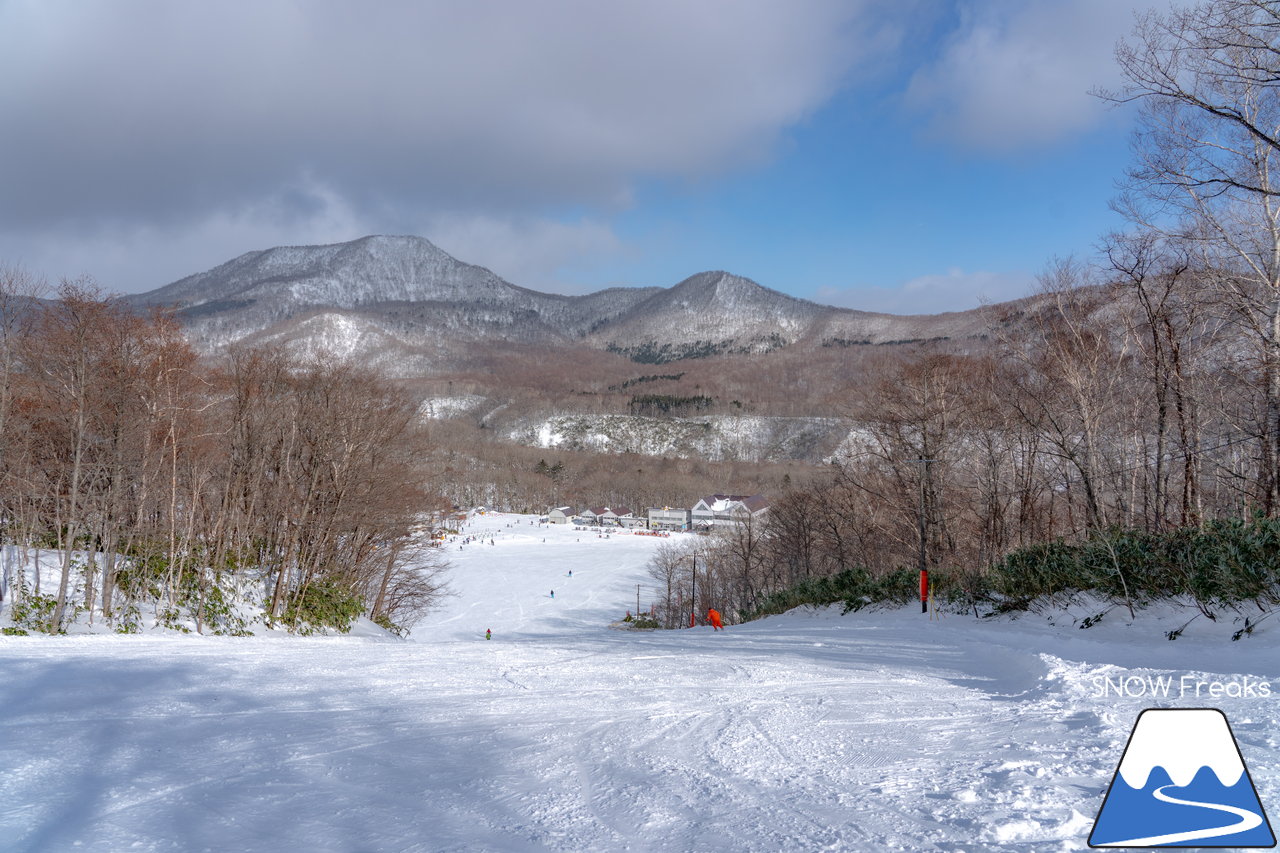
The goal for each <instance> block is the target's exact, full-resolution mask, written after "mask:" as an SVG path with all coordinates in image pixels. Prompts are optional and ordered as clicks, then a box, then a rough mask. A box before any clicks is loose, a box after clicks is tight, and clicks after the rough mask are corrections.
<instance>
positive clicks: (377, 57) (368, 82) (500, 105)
mask: <svg viewBox="0 0 1280 853" xmlns="http://www.w3.org/2000/svg"><path fill="white" fill-rule="evenodd" d="M859 11H860V10H859V4H857V3H848V2H823V0H815V2H795V0H785V2H783V0H757V2H737V1H736V0H734V2H729V0H699V2H697V3H689V2H687V0H646V2H643V3H600V2H597V0H579V1H578V2H574V0H540V2H537V3H526V2H485V0H479V2H467V3H455V2H434V3H430V2H393V1H392V0H380V2H378V3H356V2H324V0H296V1H295V2H285V0H255V2H253V3H195V2H190V3H183V2H171V0H155V2H142V0H116V2H97V3H94V2H76V3H70V2H65V3H64V2H47V0H9V2H5V3H3V4H0V79H3V80H5V81H7V82H6V83H5V84H4V85H3V86H0V115H3V116H4V117H5V121H4V124H5V132H4V134H3V141H0V145H3V156H0V185H2V186H3V187H4V194H3V201H0V229H3V230H4V231H7V232H14V231H23V232H30V233H44V232H46V231H47V230H48V229H63V228H69V227H73V226H74V227H78V228H80V229H81V230H87V229H92V228H94V227H98V228H101V227H104V226H114V227H117V228H136V227H163V228H172V227H175V225H176V224H177V223H187V224H189V225H191V226H193V227H194V226H195V225H197V224H199V223H201V222H205V221H206V220H207V219H208V218H209V217H210V216H213V215H215V214H222V215H237V214H242V213H243V212H244V211H245V210H246V209H247V208H249V207H254V206H257V207H261V206H262V205H263V204H268V203H269V204H270V205H272V206H274V207H275V208H276V210H277V212H280V213H284V214H286V215H289V214H293V215H295V216H297V217H300V218H302V219H304V220H305V219H307V218H309V217H312V216H315V215H316V214H317V209H316V207H315V204H316V202H317V198H318V197H319V196H318V195H317V193H316V192H315V191H314V188H315V187H317V186H319V187H323V188H324V190H325V192H329V193H336V194H337V195H338V196H340V197H341V199H342V200H343V202H344V204H345V205H347V206H348V207H349V208H350V210H351V211H353V212H354V213H355V214H356V216H357V218H363V219H367V220H369V221H385V220H388V219H392V220H394V219H395V218H396V217H397V216H399V217H400V218H401V219H413V218H414V217H418V218H421V217H422V216H423V215H424V214H439V213H440V212H442V211H450V210H458V211H465V212H467V213H468V215H476V214H484V213H493V212H494V211H497V210H501V211H504V212H505V213H508V214H509V213H510V212H511V211H513V210H515V211H519V210H534V209H537V208H539V207H541V206H545V205H547V204H555V203H571V204H576V203H584V204H592V205H617V204H624V203H625V202H626V199H627V193H628V187H629V186H630V185H631V182H632V181H634V180H635V179H636V178H637V177H641V176H645V175H657V176H671V175H699V174H704V173H706V172H708V171H714V170H722V169H728V168H733V167H735V166H739V165H741V164H743V163H745V162H750V161H752V160H753V159H759V158H762V157H764V156H766V155H767V153H768V150H769V146H770V145H771V144H772V142H773V140H774V138H775V137H776V135H777V133H778V132H779V131H780V130H781V129H783V128H785V127H786V126H788V125H789V124H792V123H794V122H795V121H797V120H798V119H800V118H802V117H803V116H804V115H805V114H806V113H808V112H809V111H812V110H814V109H815V108H816V107H818V106H819V105H820V104H821V103H822V102H823V101H824V100H825V99H826V98H827V97H828V96H829V95H830V94H831V92H832V91H833V90H834V89H835V88H836V87H837V86H838V85H839V83H840V80H841V77H842V75H843V74H845V72H846V71H847V70H848V69H849V67H850V65H851V63H853V62H854V61H856V60H857V58H858V53H859V51H858V42H857V38H858V30H857V29H856V28H855V27H854V24H856V20H855V14H856V13H857V12H859ZM320 195H323V193H321V194H320Z"/></svg>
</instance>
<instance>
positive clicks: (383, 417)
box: [0, 269, 441, 633]
mask: <svg viewBox="0 0 1280 853" xmlns="http://www.w3.org/2000/svg"><path fill="white" fill-rule="evenodd" d="M41 295H42V284H41V282H39V281H36V280H34V279H33V278H32V277H30V276H29V275H27V274H25V273H24V272H22V271H21V270H16V269H8V270H4V271H0V484H2V488H0V525H2V526H0V530H2V532H3V537H4V543H5V545H6V546H7V547H6V548H5V549H4V560H3V571H4V583H3V586H2V587H0V589H2V590H3V592H4V594H5V595H6V596H7V597H8V599H9V603H10V605H11V611H10V612H11V615H14V621H15V622H24V623H25V624H28V625H30V626H32V627H35V628H38V629H40V630H46V631H49V632H51V633H56V632H58V631H61V630H63V629H64V628H65V626H66V625H67V624H68V623H69V622H70V621H71V620H73V619H74V618H75V617H76V616H77V615H78V614H80V613H83V612H85V611H87V612H88V616H89V618H90V619H95V618H97V619H101V620H103V621H105V622H106V623H108V624H110V625H112V626H114V627H115V628H116V629H117V630H125V631H128V630H136V629H137V628H138V627H139V621H140V619H141V610H140V605H141V604H143V603H150V604H152V606H153V611H154V613H155V614H156V618H157V621H158V622H159V623H161V624H167V625H170V626H171V627H176V626H177V625H178V624H179V622H180V621H181V622H186V621H194V623H195V625H196V628H197V630H201V631H209V632H213V633H238V632H240V631H241V630H242V629H243V625H241V624H240V623H239V621H238V617H236V616H235V614H234V613H233V612H232V608H231V607H230V603H231V601H230V600H231V598H232V586H233V585H243V584H245V583H249V584H251V585H255V586H257V587H259V588H261V590H262V593H263V600H264V609H265V611H266V617H267V618H268V619H269V620H272V621H276V622H280V623H283V624H285V625H289V626H291V627H294V628H300V629H306V628H307V627H308V626H312V625H326V624H332V625H339V626H342V625H345V624H348V623H349V622H350V621H351V619H352V618H354V616H356V615H360V613H362V612H364V613H367V614H368V615H369V616H370V617H372V618H373V619H374V620H375V621H378V622H380V623H382V624H384V625H386V626H399V625H401V624H405V623H410V622H412V621H413V620H414V618H415V617H416V616H418V615H420V614H421V612H422V611H423V610H424V609H425V608H426V607H427V606H428V605H429V604H430V602H431V601H432V600H433V599H434V597H435V595H436V594H437V592H438V590H439V578H438V570H439V561H438V560H433V559H432V554H431V553H430V552H424V551H423V537H422V536H421V535H419V534H420V533H421V529H420V528H421V526H422V525H423V523H424V521H425V520H429V519H430V518H431V516H430V515H429V513H431V512H432V511H433V510H438V509H440V508H441V506H440V499H439V497H438V496H437V495H435V494H433V493H431V492H430V491H428V490H427V489H426V487H425V486H424V484H425V483H426V481H427V478H426V477H425V476H424V475H423V474H422V468H421V460H422V459H423V451H424V447H425V444H424V436H423V434H422V432H421V430H420V429H419V425H418V421H417V418H416V414H417V406H416V403H415V401H414V400H413V399H412V398H411V397H409V395H407V394H406V393H405V392H404V391H403V390H402V389H400V388H398V387H396V386H395V385H393V384H391V383H389V382H387V381H386V380H384V379H382V378H381V377H379V376H378V375H376V374H373V373H370V372H368V371H364V370H362V369H360V368H358V367H356V366H353V365H350V364H342V363H322V362H319V361H311V362H307V363H303V362H300V361H297V360H293V359H291V358H289V357H288V356H287V355H285V354H284V353H283V352H281V351H279V350H240V351H234V352H232V353H230V354H229V355H228V356H227V357H226V358H225V359H222V360H221V361H218V362H216V363H208V362H203V361H201V360H200V359H198V358H197V356H196V354H195V353H194V352H193V351H192V349H191V348H190V346H189V345H188V344H187V342H186V341H185V340H184V338H183V335H182V332H181V330H180V329H179V328H178V326H177V325H175V323H174V322H173V321H172V320H171V318H169V317H166V316H165V315H163V314H159V313H157V314H153V315H150V316H139V315H138V314H137V313H136V312H134V311H132V310H130V309H129V308H127V307H126V306H124V305H122V304H121V303H120V302H119V301H117V300H113V299H110V298H106V297H104V296H102V295H101V294H100V293H98V292H97V291H96V290H95V289H93V288H92V287H91V286H89V285H88V284H86V283H85V282H71V283H67V282H64V283H63V284H62V286H61V287H59V288H58V290H57V293H56V294H54V295H53V298H50V299H40V298H38V297H40V296H41ZM42 550H43V553H44V559H45V562H46V563H48V562H53V563H55V565H54V567H53V571H50V572H45V573H43V577H42V576H41V573H32V572H30V571H29V568H28V567H29V565H30V560H29V559H28V556H29V554H30V553H33V552H34V553H36V554H40V553H41V551H42ZM51 555H53V556H51Z"/></svg>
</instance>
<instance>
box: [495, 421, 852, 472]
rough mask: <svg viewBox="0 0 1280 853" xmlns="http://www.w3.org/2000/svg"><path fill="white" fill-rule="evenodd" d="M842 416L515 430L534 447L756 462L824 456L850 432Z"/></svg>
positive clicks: (560, 424)
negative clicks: (840, 418) (838, 417)
mask: <svg viewBox="0 0 1280 853" xmlns="http://www.w3.org/2000/svg"><path fill="white" fill-rule="evenodd" d="M848 431H849V430H848V426H847V424H845V423H843V422H842V421H840V420H839V419H837V418H782V417H777V418H772V417H754V416H748V415H737V416H731V415H708V416H705V417H701V418H646V417H636V416H631V415H555V416H553V417H549V418H546V419H543V420H541V421H538V422H536V423H533V424H528V425H524V426H518V427H515V428H513V429H511V431H510V433H509V434H510V437H511V439H512V440H513V441H516V442H519V443H521V444H526V445H530V446H533V447H544V448H548V449H550V448H563V449H566V450H595V451H600V452H604V453H643V454H647V455H650V456H675V457H688V458H698V459H710V460H724V459H737V460H743V461H750V462H761V461H765V460H772V461H779V460H785V459H818V458H821V457H822V456H823V455H824V454H827V455H829V454H830V453H832V452H833V451H834V449H835V448H836V447H837V446H838V445H839V443H840V442H841V441H842V440H843V439H844V438H845V436H846V435H847V434H848Z"/></svg>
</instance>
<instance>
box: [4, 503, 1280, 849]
mask: <svg viewBox="0 0 1280 853" xmlns="http://www.w3.org/2000/svg"><path fill="white" fill-rule="evenodd" d="M528 522H529V518H527V517H514V516H504V515H499V516H490V517H486V518H483V519H478V520H477V521H475V522H473V524H472V526H471V527H470V528H469V529H468V530H467V531H466V532H467V533H468V534H470V535H473V536H475V537H477V540H476V541H474V542H472V543H470V544H465V545H463V546H462V550H458V548H459V544H458V543H457V542H453V543H451V544H449V545H447V546H446V547H448V548H449V549H451V552H450V555H449V556H450V558H451V559H452V560H453V561H454V563H455V565H456V570H455V571H454V573H453V580H452V585H453V587H454V589H455V592H456V595H455V596H454V597H452V598H450V599H449V600H448V601H447V602H446V603H445V605H444V606H443V607H442V608H441V609H440V611H439V612H438V613H436V614H435V615H434V616H433V617H432V618H430V619H428V620H427V621H426V623H424V624H423V625H421V626H419V628H418V629H417V630H416V631H415V632H414V635H413V639H414V640H415V641H416V642H407V643H401V642H389V641H385V640H382V639H379V638H378V637H376V636H375V635H373V634H372V633H366V635H365V636H356V637H342V638H304V639H297V638H276V637H273V638H267V637H262V638H251V639H234V638H200V637H172V636H157V635H150V636H141V637H138V636H83V637H75V636H73V637H63V638H43V637H0V768H3V773H0V850H4V851H102V852H103V853H106V851H112V852H113V853H114V851H143V853H159V851H184V852H185V851H206V850H207V851H219V853H221V851H263V853H280V851H306V852H307V853H310V851H344V852H346V853H355V852H356V851H397V853H409V851H412V852H413V853H427V851H613V850H630V851H707V850H722V851H730V850H731V851H735V853H739V851H806V853H807V851H815V850H833V851H840V850H850V851H864V850H865V851H884V850H907V851H988V850H990V851H1013V850H1018V851H1046V850H1081V849H1085V839H1086V837H1087V836H1088V833H1089V830H1090V828H1091V825H1092V821H1093V817H1094V815H1095V814H1096V812H1097V809H1098V807H1099V805H1100V804H1101V801H1102V796H1103V794H1104V792H1105V790H1106V786H1107V785H1108V783H1109V782H1110V780H1111V776H1112V774H1113V773H1114V772H1115V769H1116V766H1117V763H1118V761H1119V759H1120V750H1121V749H1122V748H1123V745H1124V743H1125V740H1126V739H1127V737H1128V734H1129V731H1130V728H1131V727H1132V725H1133V722H1134V720H1135V718H1136V716H1137V714H1138V712H1139V710H1141V709H1142V708H1144V707H1150V706H1154V705H1166V706H1175V707H1207V706H1215V707H1221V708H1222V709H1223V710H1224V711H1225V712H1226V714H1227V715H1228V717H1229V718H1230V720H1231V725H1232V728H1233V730H1234V731H1235V734H1236V736H1237V738H1239V740H1240V745H1241V749H1242V750H1243V753H1244V757H1245V760H1246V762H1247V763H1248V765H1249V770H1250V773H1251V774H1252V778H1253V780H1254V782H1255V784H1256V786H1257V789H1258V793H1259V795H1260V797H1261V799H1262V802H1263V805H1264V806H1265V807H1267V808H1268V809H1269V813H1270V816H1271V817H1272V820H1273V822H1274V821H1275V819H1276V818H1277V817H1278V816H1280V815H1278V814H1277V813H1280V757H1277V756H1280V752H1278V751H1277V747H1278V746H1280V743H1278V741H1280V706H1278V705H1277V703H1278V702H1280V655H1278V654H1276V651H1277V649H1276V642H1275V637H1276V634H1275V633H1274V631H1273V630H1271V631H1269V630H1268V626H1269V623H1264V625H1263V627H1262V628H1260V629H1259V630H1258V631H1257V632H1256V633H1255V634H1254V636H1252V637H1248V638H1246V639H1245V640H1243V641H1241V642H1238V643H1233V642H1231V641H1230V637H1229V635H1230V632H1231V626H1230V625H1226V624H1223V622H1226V621H1229V620H1220V622H1219V623H1209V622H1208V621H1207V620H1204V619H1200V620H1197V621H1196V622H1194V623H1193V624H1192V625H1191V626H1190V627H1188V629H1187V630H1186V632H1185V633H1184V634H1183V636H1182V637H1181V638H1180V639H1179V640H1178V641H1177V642H1169V641H1167V640H1166V639H1165V638H1164V636H1163V635H1162V633H1161V631H1162V630H1165V629H1167V627H1168V626H1171V627H1177V625H1179V624H1181V623H1182V622H1185V621H1186V619H1187V618H1189V617H1190V615H1191V614H1190V613H1183V612H1181V611H1179V612H1177V613H1170V614H1166V615H1165V616H1164V617H1161V615H1160V614H1155V615H1149V616H1145V617H1143V618H1140V619H1139V621H1138V622H1137V623H1136V624H1134V625H1133V626H1129V625H1127V624H1126V619H1125V618H1122V616H1125V617H1126V618H1127V614H1124V613H1123V611H1120V610H1112V611H1111V612H1109V613H1108V615H1107V616H1106V617H1105V618H1104V619H1103V621H1102V623H1101V624H1099V625H1097V626H1096V627H1093V628H1090V629H1089V630H1088V631H1081V630H1079V629H1077V628H1075V627H1073V626H1072V624H1071V618H1070V615H1069V614H1065V613H1058V614H1056V615H1055V616H1054V617H1053V618H1052V622H1054V623H1057V624H1051V621H1050V620H1049V619H1047V618H1045V617H1033V616H1027V617H1023V618H1022V619H1018V620H1002V621H998V622H992V621H986V622H980V621H977V620H975V619H973V618H972V617H964V616H954V615H953V616H948V617H947V618H946V619H944V620H942V621H940V622H931V621H928V620H927V619H926V618H925V617H922V616H921V615H920V614H919V613H918V612H917V611H918V608H906V609H903V610H899V611H892V612H880V613H872V614H867V613H863V614H853V615H850V616H845V617H842V616H840V615H838V612H832V611H828V612H823V613H814V612H796V613H792V614H787V615H785V616H781V617H775V618H771V619H767V620H763V621H761V622H757V623H752V624H749V625H741V626H731V627H730V628H729V629H728V630H727V631H725V632H722V633H712V631H711V630H710V629H709V628H698V629H694V630H683V631H672V632H647V633H639V632H624V631H616V630H611V629H609V628H608V627H607V623H608V622H609V621H611V620H614V619H616V618H618V617H620V616H621V615H622V614H623V613H624V612H625V611H626V610H627V609H633V608H634V606H635V584H636V583H637V582H641V583H643V582H644V580H645V579H644V566H645V563H646V561H647V559H648V555H649V553H650V552H651V551H652V549H653V548H654V547H655V546H656V544H657V543H658V542H660V541H663V540H659V539H653V538H649V537H637V536H629V535H618V534H615V535H613V536H611V537H610V538H609V539H607V540H606V539H602V538H601V539H598V538H596V537H595V536H594V534H580V533H575V532H574V531H573V530H572V529H565V528H554V527H542V526H538V525H536V524H534V525H530V524H529V523H528ZM508 525H510V526H508ZM544 538H545V540H546V541H545V542H544V541H543V539H544ZM490 539H492V541H493V543H494V544H492V545H490V544H488V542H489V540H490ZM569 571H572V572H573V577H572V578H570V577H568V573H569ZM552 589H554V590H555V598H554V599H552V598H551V597H550V592H551V590H552ZM642 597H645V596H642ZM646 604H647V602H646ZM1096 609H1097V608H1095V609H1094V611H1093V612H1096ZM1090 615H1091V614H1090ZM1162 618H1163V619H1164V620H1165V621H1163V622H1162ZM486 628H491V629H492V630H493V632H494V639H493V640H492V641H485V639H484V631H485V629H486ZM1155 677H1160V678H1169V677H1172V678H1173V679H1174V682H1173V684H1174V691H1173V693H1172V694H1171V696H1170V697H1169V698H1165V697H1160V698H1159V700H1158V701H1153V700H1152V699H1151V698H1150V696H1149V695H1145V696H1135V695H1125V696H1116V695H1114V692H1113V693H1112V695H1107V696H1101V695H1099V691H1098V684H1099V683H1100V682H1102V683H1112V682H1115V683H1120V684H1128V685H1129V687H1130V688H1133V689H1136V686H1137V685H1139V684H1150V683H1151V682H1149V681H1144V679H1148V678H1155ZM1184 677H1190V678H1191V679H1192V682H1191V683H1193V684H1194V683H1195V682H1196V681H1199V682H1203V683H1204V684H1205V685H1211V684H1215V683H1216V684H1219V685H1232V684H1234V685H1237V687H1238V689H1237V690H1236V691H1233V692H1239V693H1241V694H1243V693H1244V692H1245V691H1244V689H1243V687H1242V686H1241V685H1243V684H1245V683H1246V682H1247V683H1248V684H1251V685H1253V694H1254V695H1249V696H1245V695H1241V696H1239V697H1234V696H1227V695H1223V696H1220V697H1219V698H1217V699H1213V700H1210V699H1209V698H1208V696H1207V693H1206V692H1205V691H1207V690H1208V689H1209V687H1208V686H1206V687H1204V688H1202V695H1201V696H1200V697H1195V696H1191V695H1184V696H1178V695H1177V687H1178V685H1180V684H1181V683H1183V682H1182V681H1180V679H1183V678H1184ZM1106 679H1110V680H1111V681H1105V680H1106ZM1126 680H1127V681H1126ZM1259 682H1265V683H1267V684H1269V685H1273V686H1272V687H1271V694H1272V695H1270V696H1266V697H1263V696H1259V695H1257V683H1259ZM1144 689H1145V688H1144ZM1223 689H1224V690H1227V691H1230V688H1223ZM1131 692H1132V691H1131Z"/></svg>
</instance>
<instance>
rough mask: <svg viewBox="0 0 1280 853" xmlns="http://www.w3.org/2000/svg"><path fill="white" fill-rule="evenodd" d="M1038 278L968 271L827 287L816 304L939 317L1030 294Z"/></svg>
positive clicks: (817, 296)
mask: <svg viewBox="0 0 1280 853" xmlns="http://www.w3.org/2000/svg"><path fill="white" fill-rule="evenodd" d="M1035 282H1036V277H1035V276H1034V275H1032V274H1031V273H1026V272H988V271H982V270H979V271H976V272H965V271H964V270H960V269H949V270H947V271H946V272H945V273H941V274H930V275H923V276H919V277H917V278H913V279H910V280H909V281H906V282H903V283H902V284H900V285H898V286H897V287H876V286H865V287H849V288H836V287H823V288H819V289H818V292H817V293H815V294H814V296H813V299H814V301H816V302H822V303H825V304H827V305H836V306H839V307H842V308H856V309H858V310H859V311H880V312H883V313H886V314H938V313H941V312H944V311H965V310H968V309H970V308H977V307H978V306H979V305H983V304H986V303H991V302H1005V301H1008V300H1010V299H1018V298H1020V297H1023V296H1027V295H1029V294H1030V293H1031V292H1032V291H1033V290H1034V288H1035Z"/></svg>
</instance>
